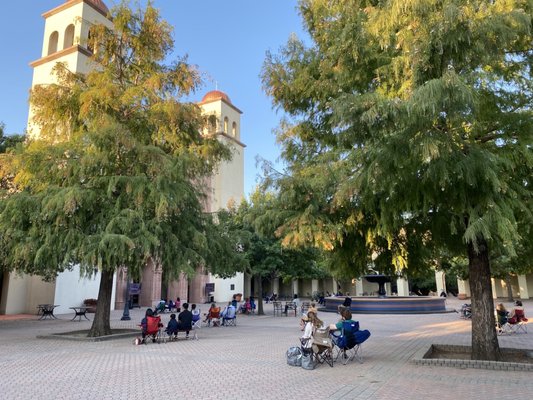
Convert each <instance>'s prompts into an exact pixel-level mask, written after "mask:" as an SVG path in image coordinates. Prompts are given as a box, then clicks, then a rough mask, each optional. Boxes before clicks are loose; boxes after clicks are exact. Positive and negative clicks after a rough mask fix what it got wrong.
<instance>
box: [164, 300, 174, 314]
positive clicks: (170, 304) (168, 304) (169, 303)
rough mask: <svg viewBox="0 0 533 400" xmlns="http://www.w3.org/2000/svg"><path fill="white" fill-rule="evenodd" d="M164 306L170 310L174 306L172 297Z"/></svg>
mask: <svg viewBox="0 0 533 400" xmlns="http://www.w3.org/2000/svg"><path fill="white" fill-rule="evenodd" d="M165 307H166V309H167V310H168V311H172V309H173V308H174V302H173V301H172V299H170V300H169V301H168V302H167V304H166V306H165Z"/></svg>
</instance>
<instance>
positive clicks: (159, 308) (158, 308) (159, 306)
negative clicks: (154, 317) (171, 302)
mask: <svg viewBox="0 0 533 400" xmlns="http://www.w3.org/2000/svg"><path fill="white" fill-rule="evenodd" d="M166 306H167V302H166V300H159V302H158V303H157V304H156V306H155V310H154V314H159V313H160V312H161V313H164V312H165V309H166Z"/></svg>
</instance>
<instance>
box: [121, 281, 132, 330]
mask: <svg viewBox="0 0 533 400" xmlns="http://www.w3.org/2000/svg"><path fill="white" fill-rule="evenodd" d="M120 320H121V321H129V320H131V318H130V276H129V273H128V272H126V293H125V294H124V311H123V312H122V318H120Z"/></svg>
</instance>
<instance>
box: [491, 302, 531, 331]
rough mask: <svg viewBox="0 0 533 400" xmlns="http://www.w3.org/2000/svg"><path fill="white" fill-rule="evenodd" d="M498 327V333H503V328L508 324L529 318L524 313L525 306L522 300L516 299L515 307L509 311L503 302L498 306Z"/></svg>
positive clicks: (514, 323)
mask: <svg viewBox="0 0 533 400" xmlns="http://www.w3.org/2000/svg"><path fill="white" fill-rule="evenodd" d="M496 318H497V322H496V325H497V326H496V327H497V329H498V333H502V330H503V328H504V327H505V326H506V324H508V325H516V324H518V323H520V322H527V318H526V316H525V313H524V307H523V306H522V302H521V301H520V300H517V301H515V304H514V308H513V309H512V310H511V311H508V310H507V309H506V308H505V306H504V305H503V304H502V303H499V304H498V305H497V306H496Z"/></svg>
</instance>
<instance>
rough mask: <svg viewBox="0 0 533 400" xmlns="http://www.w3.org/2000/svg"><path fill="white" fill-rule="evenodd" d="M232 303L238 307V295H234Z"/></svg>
mask: <svg viewBox="0 0 533 400" xmlns="http://www.w3.org/2000/svg"><path fill="white" fill-rule="evenodd" d="M230 303H231V305H232V306H233V307H235V309H237V307H238V306H239V302H238V301H237V296H235V295H233V299H232V300H231V301H230Z"/></svg>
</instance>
